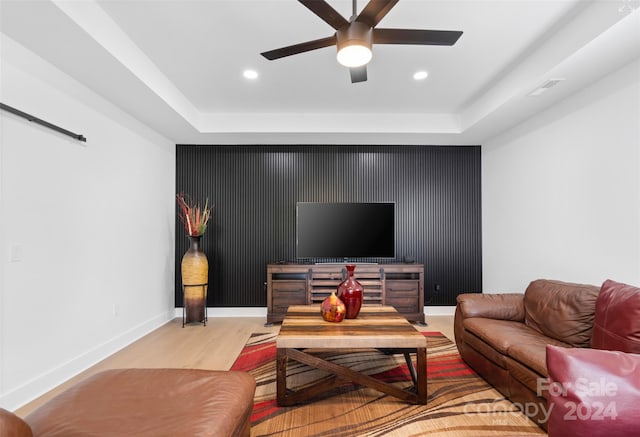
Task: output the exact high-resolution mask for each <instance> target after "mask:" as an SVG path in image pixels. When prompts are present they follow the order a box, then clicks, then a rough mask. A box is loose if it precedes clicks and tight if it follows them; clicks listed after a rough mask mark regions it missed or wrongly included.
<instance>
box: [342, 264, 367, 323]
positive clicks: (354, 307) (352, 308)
mask: <svg viewBox="0 0 640 437" xmlns="http://www.w3.org/2000/svg"><path fill="white" fill-rule="evenodd" d="M346 267H347V279H345V280H344V281H342V282H341V283H340V285H338V297H339V298H340V300H342V302H344V305H345V306H346V307H347V315H346V318H347V319H355V318H356V317H358V314H360V307H362V295H363V292H364V290H363V288H362V285H361V284H360V283H359V282H358V281H357V280H356V278H354V276H353V272H354V270H355V269H356V266H355V265H353V264H347V266H346Z"/></svg>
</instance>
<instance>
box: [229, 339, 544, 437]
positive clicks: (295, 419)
mask: <svg viewBox="0 0 640 437" xmlns="http://www.w3.org/2000/svg"><path fill="white" fill-rule="evenodd" d="M424 335H425V336H426V337H427V346H428V349H427V373H428V396H429V397H428V402H427V405H410V404H407V403H405V402H403V401H401V400H398V399H396V398H394V397H392V396H389V395H386V394H384V393H380V392H378V391H376V390H373V389H369V388H365V387H362V386H358V385H353V384H351V383H345V384H344V385H343V386H341V387H339V388H337V389H335V390H334V391H332V392H330V393H328V394H325V395H324V396H321V397H319V398H317V399H315V400H313V401H311V402H308V403H306V404H302V405H298V406H294V407H278V406H277V404H276V401H275V397H276V383H275V376H276V369H275V357H276V346H275V336H276V335H275V334H274V333H267V334H253V335H252V336H251V338H250V339H249V340H248V342H247V344H246V346H245V347H244V349H243V350H242V352H241V353H240V356H239V357H238V359H237V360H236V362H235V363H234V365H233V367H232V370H244V371H247V372H249V373H251V374H252V375H253V376H254V377H255V378H256V383H257V388H256V395H255V398H254V409H253V415H252V417H251V427H252V429H251V435H252V436H279V437H287V436H292V437H302V436H315V437H341V436H343V437H353V436H398V437H407V436H422V435H429V436H456V437H457V436H474V437H477V436H506V435H546V434H545V433H544V431H542V430H541V429H540V428H538V426H536V425H535V424H534V423H533V422H531V421H530V420H529V419H528V418H527V417H526V416H524V415H523V414H522V413H520V412H519V411H518V409H517V408H515V406H514V405H513V404H512V403H511V402H509V401H508V400H505V398H504V397H503V396H502V395H501V394H500V393H499V392H498V391H496V390H495V389H493V388H492V387H491V386H490V385H488V384H487V383H486V382H485V381H484V380H483V379H482V378H481V377H479V376H478V375H477V374H475V373H474V372H473V370H471V369H470V368H469V367H467V365H466V364H465V363H464V362H463V361H462V359H461V358H460V355H459V354H458V350H457V348H456V346H455V344H453V343H452V342H451V341H450V340H449V339H447V338H446V337H444V336H443V335H442V334H441V333H439V332H425V333H424ZM318 353H319V354H322V355H323V357H324V358H326V359H329V360H331V361H334V362H336V363H338V364H341V365H345V366H347V367H351V368H354V369H358V370H359V371H361V372H364V373H366V374H368V375H372V376H374V377H375V378H380V379H381V380H384V381H385V382H390V383H393V384H397V385H398V386H399V387H409V386H411V385H412V382H411V376H410V374H409V371H408V368H407V365H406V363H405V361H404V357H403V356H402V355H385V354H382V353H380V352H378V351H377V350H370V351H357V352H350V353H349V352H345V351H335V352H326V351H325V352H320V351H318ZM287 375H288V379H287V385H288V386H289V387H291V388H293V389H296V388H299V387H303V386H306V385H311V384H312V383H314V382H316V381H319V380H320V379H322V378H325V377H327V374H326V373H324V372H323V371H321V370H317V369H313V368H310V367H308V366H306V365H303V364H299V363H296V362H291V361H289V368H288V369H287Z"/></svg>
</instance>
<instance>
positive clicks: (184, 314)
mask: <svg viewBox="0 0 640 437" xmlns="http://www.w3.org/2000/svg"><path fill="white" fill-rule="evenodd" d="M195 287H200V289H201V290H202V299H201V302H202V306H203V308H202V311H203V312H202V314H203V317H202V319H201V320H190V319H189V321H187V298H186V290H185V289H186V288H195ZM208 287H209V284H208V283H206V284H190V285H183V286H182V327H183V328H184V326H185V325H187V324H189V323H202V324H203V325H204V326H207V321H208V320H209V317H208V315H207V288H208ZM197 310H199V309H196V311H197Z"/></svg>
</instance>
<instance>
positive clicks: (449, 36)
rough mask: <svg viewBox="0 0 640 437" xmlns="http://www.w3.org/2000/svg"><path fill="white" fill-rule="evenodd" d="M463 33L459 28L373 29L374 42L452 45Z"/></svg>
mask: <svg viewBox="0 0 640 437" xmlns="http://www.w3.org/2000/svg"><path fill="white" fill-rule="evenodd" d="M461 35H462V32H461V31H458V30H417V29H373V43H374V44H418V45H429V46H452V45H454V44H455V43H456V41H458V38H460V36H461Z"/></svg>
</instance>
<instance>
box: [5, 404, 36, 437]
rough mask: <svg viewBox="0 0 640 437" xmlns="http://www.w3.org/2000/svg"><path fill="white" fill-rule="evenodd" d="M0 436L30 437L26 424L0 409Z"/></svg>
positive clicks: (29, 429) (29, 430) (9, 412)
mask: <svg viewBox="0 0 640 437" xmlns="http://www.w3.org/2000/svg"><path fill="white" fill-rule="evenodd" d="M0 436H2V437H32V436H33V434H32V433H31V428H30V427H29V425H27V422H25V421H24V420H22V419H21V418H19V417H18V416H16V415H15V414H13V413H12V412H11V411H7V410H5V409H4V408H0Z"/></svg>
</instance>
